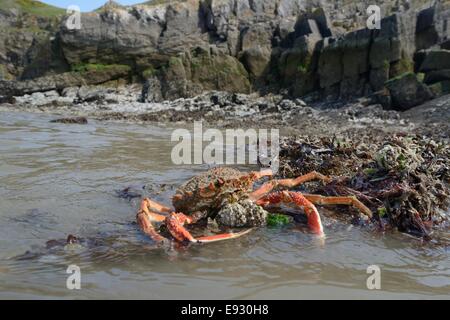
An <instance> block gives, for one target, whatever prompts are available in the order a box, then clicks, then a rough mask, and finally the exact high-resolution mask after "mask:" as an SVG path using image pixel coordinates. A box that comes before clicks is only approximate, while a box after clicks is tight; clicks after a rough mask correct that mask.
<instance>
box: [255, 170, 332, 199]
mask: <svg viewBox="0 0 450 320" xmlns="http://www.w3.org/2000/svg"><path fill="white" fill-rule="evenodd" d="M312 180H320V181H323V182H324V183H330V182H331V178H329V177H327V176H324V175H323V174H320V173H318V172H316V171H313V172H310V173H308V174H305V175H303V176H299V177H297V178H294V179H280V180H272V181H269V182H266V183H265V184H263V185H262V186H261V187H260V188H259V189H257V190H255V191H253V192H252V193H251V194H250V199H252V200H258V199H259V198H261V197H263V196H264V195H266V194H268V193H269V192H271V191H272V190H273V189H275V188H276V187H278V186H282V187H286V188H293V187H295V186H298V185H300V184H302V183H305V182H308V181H312Z"/></svg>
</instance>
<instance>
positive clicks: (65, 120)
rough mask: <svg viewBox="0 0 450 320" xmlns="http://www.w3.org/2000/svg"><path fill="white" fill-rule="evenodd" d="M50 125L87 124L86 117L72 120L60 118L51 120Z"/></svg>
mask: <svg viewBox="0 0 450 320" xmlns="http://www.w3.org/2000/svg"><path fill="white" fill-rule="evenodd" d="M50 122H52V123H65V124H87V123H88V120H87V118H86V117H74V118H60V119H55V120H51V121H50Z"/></svg>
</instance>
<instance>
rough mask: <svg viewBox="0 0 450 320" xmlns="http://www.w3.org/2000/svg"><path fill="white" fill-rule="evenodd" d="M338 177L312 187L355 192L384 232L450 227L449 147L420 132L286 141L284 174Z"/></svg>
mask: <svg viewBox="0 0 450 320" xmlns="http://www.w3.org/2000/svg"><path fill="white" fill-rule="evenodd" d="M314 170H315V171H318V172H321V173H323V174H326V175H330V176H331V177H334V179H333V181H332V182H331V183H329V184H327V185H325V186H322V185H318V184H313V185H312V186H313V187H312V188H311V189H309V190H307V191H308V192H312V193H319V194H323V195H329V196H337V195H355V196H356V197H358V199H359V200H361V201H362V202H364V203H365V204H366V205H367V206H368V207H369V208H370V209H371V210H372V212H373V213H374V220H373V222H377V223H378V224H379V226H380V227H381V228H382V229H383V230H384V229H387V228H397V229H398V230H399V231H401V232H406V233H409V234H413V235H415V236H419V237H423V238H426V239H427V238H430V237H431V234H432V232H433V230H434V229H435V228H438V227H443V228H447V227H448V212H446V210H448V205H449V198H450V189H449V184H450V147H449V144H448V142H436V141H434V140H433V139H432V138H429V137H424V136H419V135H404V134H398V135H393V136H381V135H380V136H374V135H370V136H369V135H368V136H350V137H345V138H340V139H338V138H336V137H332V138H329V137H325V138H311V137H290V138H284V139H282V141H281V147H280V171H279V173H280V175H281V176H284V177H294V176H298V175H302V174H306V173H308V172H310V171H314Z"/></svg>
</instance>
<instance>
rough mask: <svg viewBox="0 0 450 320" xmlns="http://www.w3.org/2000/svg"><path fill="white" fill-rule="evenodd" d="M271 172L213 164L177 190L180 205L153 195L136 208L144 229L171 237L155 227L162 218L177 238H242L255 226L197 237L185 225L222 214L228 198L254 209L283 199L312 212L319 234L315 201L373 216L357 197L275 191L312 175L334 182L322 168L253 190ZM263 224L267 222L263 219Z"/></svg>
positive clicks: (155, 236)
mask: <svg viewBox="0 0 450 320" xmlns="http://www.w3.org/2000/svg"><path fill="white" fill-rule="evenodd" d="M272 175H273V173H272V171H271V170H270V169H267V170H262V171H255V172H250V173H243V172H241V171H238V170H236V169H232V168H227V167H218V168H213V169H210V170H208V171H207V172H205V173H203V174H200V175H198V176H195V177H193V178H191V179H190V180H188V181H187V182H186V183H185V184H184V185H182V186H181V187H180V188H179V189H178V190H177V191H176V194H175V195H174V196H173V198H172V203H173V206H174V208H175V210H173V209H171V208H169V207H166V206H164V205H162V204H159V203H157V202H155V201H153V200H151V199H149V198H145V199H143V200H142V202H141V205H140V209H139V211H138V213H137V222H138V224H139V226H140V227H141V229H142V230H143V232H144V233H145V234H147V235H148V236H150V237H151V238H152V239H153V240H155V241H157V242H162V241H165V240H166V238H165V237H163V236H162V235H161V234H160V233H159V232H158V231H157V227H156V224H161V223H163V224H165V225H166V227H167V229H168V231H169V233H170V234H171V235H172V237H173V238H174V239H175V240H177V241H180V242H185V241H187V242H194V243H208V242H215V241H220V240H226V239H233V238H237V237H240V236H242V235H244V234H246V233H248V232H249V231H251V228H249V229H246V230H244V231H241V232H237V233H223V234H217V235H212V236H204V237H198V238H195V237H194V236H193V235H192V234H191V233H190V232H189V231H188V230H187V229H186V228H185V225H189V224H194V223H196V222H198V221H199V220H200V219H202V218H205V217H208V216H211V214H214V213H215V214H217V212H218V211H220V210H221V209H222V208H223V207H224V204H226V203H228V204H229V203H236V202H242V201H246V203H247V208H248V205H249V204H250V207H251V209H250V210H255V209H256V210H262V209H263V208H265V207H267V206H274V205H281V204H283V205H286V206H289V207H292V208H294V209H303V211H304V213H305V214H306V216H307V223H308V227H309V228H310V230H311V231H312V232H313V233H314V234H316V235H318V236H324V231H323V226H322V222H321V219H320V215H319V212H318V211H317V209H316V207H315V205H314V204H318V205H337V204H338V205H352V206H354V207H355V208H357V209H359V210H360V212H361V213H362V214H364V215H366V216H368V217H372V213H371V211H370V209H368V208H367V207H366V206H365V205H364V204H363V203H361V202H360V201H359V200H358V199H357V198H356V197H354V196H345V197H326V196H321V195H312V194H302V193H300V192H295V191H288V190H282V191H273V190H274V189H277V188H280V187H284V188H293V187H295V186H298V185H300V184H302V183H305V182H307V181H311V180H321V181H322V182H324V183H329V182H331V179H330V178H329V177H326V176H324V175H322V174H320V173H318V172H311V173H308V174H306V175H303V176H299V177H297V178H294V179H281V180H277V179H273V180H269V181H268V182H266V183H264V184H263V185H262V186H261V187H260V188H258V189H256V190H253V185H254V183H255V182H256V181H257V180H259V179H261V178H263V177H271V176H272ZM262 211H264V210H262ZM260 225H262V224H261V223H260ZM251 226H252V225H250V227H251ZM253 226H254V225H253Z"/></svg>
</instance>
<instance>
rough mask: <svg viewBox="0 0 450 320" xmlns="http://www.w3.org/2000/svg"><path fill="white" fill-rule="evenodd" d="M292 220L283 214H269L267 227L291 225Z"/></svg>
mask: <svg viewBox="0 0 450 320" xmlns="http://www.w3.org/2000/svg"><path fill="white" fill-rule="evenodd" d="M291 220H292V218H291V217H289V216H286V215H284V214H279V213H270V214H269V215H268V217H267V225H268V226H269V227H282V226H285V225H287V224H289V223H291Z"/></svg>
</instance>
